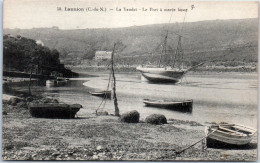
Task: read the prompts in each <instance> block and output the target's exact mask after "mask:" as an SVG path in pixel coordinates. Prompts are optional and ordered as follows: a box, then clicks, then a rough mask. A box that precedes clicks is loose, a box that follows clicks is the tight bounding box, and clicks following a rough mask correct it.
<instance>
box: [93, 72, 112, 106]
mask: <svg viewBox="0 0 260 163" xmlns="http://www.w3.org/2000/svg"><path fill="white" fill-rule="evenodd" d="M111 74H112V73H111V70H110V73H109V78H108V84H107V89H106V90H107V91H108V89H109V85H110V81H111ZM106 98H107V93H105V97H104V98H103V99H102V101H101V103H100V104H99V106H98V108H97V109H96V111H97V110H99V109H100V108H101V105H102V103H103V102H104V104H103V107H102V109H104V107H105V105H106Z"/></svg>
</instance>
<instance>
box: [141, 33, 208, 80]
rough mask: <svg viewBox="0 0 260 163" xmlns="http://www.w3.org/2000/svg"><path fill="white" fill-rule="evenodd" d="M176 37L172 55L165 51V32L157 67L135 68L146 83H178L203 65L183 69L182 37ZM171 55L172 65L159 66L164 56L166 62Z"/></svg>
mask: <svg viewBox="0 0 260 163" xmlns="http://www.w3.org/2000/svg"><path fill="white" fill-rule="evenodd" d="M175 34H176V33H175ZM176 35H177V36H178V44H177V48H176V51H175V54H174V53H172V54H171V53H170V54H169V52H170V51H171V50H168V49H167V40H168V30H167V32H166V35H165V37H164V40H163V44H162V52H161V55H160V60H159V64H158V66H155V67H140V66H139V67H137V68H136V69H137V70H138V71H140V72H141V73H142V75H143V77H145V78H146V79H147V80H148V81H150V82H155V83H176V82H178V81H179V80H180V79H181V78H182V77H183V76H184V75H185V74H186V73H187V72H188V71H189V70H191V69H194V68H196V67H198V66H200V65H202V64H203V63H200V64H198V65H195V66H192V67H190V68H183V62H182V61H183V54H184V51H183V49H182V46H181V39H182V37H183V36H182V35H180V34H176ZM167 55H171V56H170V58H171V62H172V64H171V65H170V66H169V65H166V64H163V65H161V60H162V57H163V56H164V60H166V59H167V58H166V56H167Z"/></svg>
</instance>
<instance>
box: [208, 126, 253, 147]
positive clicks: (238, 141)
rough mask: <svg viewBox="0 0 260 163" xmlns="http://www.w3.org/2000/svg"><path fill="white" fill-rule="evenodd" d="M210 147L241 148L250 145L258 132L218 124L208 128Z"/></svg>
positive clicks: (246, 128)
mask: <svg viewBox="0 0 260 163" xmlns="http://www.w3.org/2000/svg"><path fill="white" fill-rule="evenodd" d="M205 133H206V135H208V137H207V138H206V143H207V146H208V147H216V146H223V147H224V146H230V145H235V146H241V145H246V144H248V143H250V141H251V140H252V139H253V136H254V135H255V134H256V130H255V129H253V128H251V127H246V126H243V125H239V124H218V125H212V126H207V127H206V130H205Z"/></svg>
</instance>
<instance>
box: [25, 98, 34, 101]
mask: <svg viewBox="0 0 260 163" xmlns="http://www.w3.org/2000/svg"><path fill="white" fill-rule="evenodd" d="M33 100H34V99H33V98H32V97H27V98H26V101H27V102H32V101H33Z"/></svg>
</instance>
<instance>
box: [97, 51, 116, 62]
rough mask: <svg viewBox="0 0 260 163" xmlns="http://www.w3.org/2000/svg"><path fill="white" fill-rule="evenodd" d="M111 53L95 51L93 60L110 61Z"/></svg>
mask: <svg viewBox="0 0 260 163" xmlns="http://www.w3.org/2000/svg"><path fill="white" fill-rule="evenodd" d="M111 55H112V52H111V51H96V53H95V60H102V59H111Z"/></svg>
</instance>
